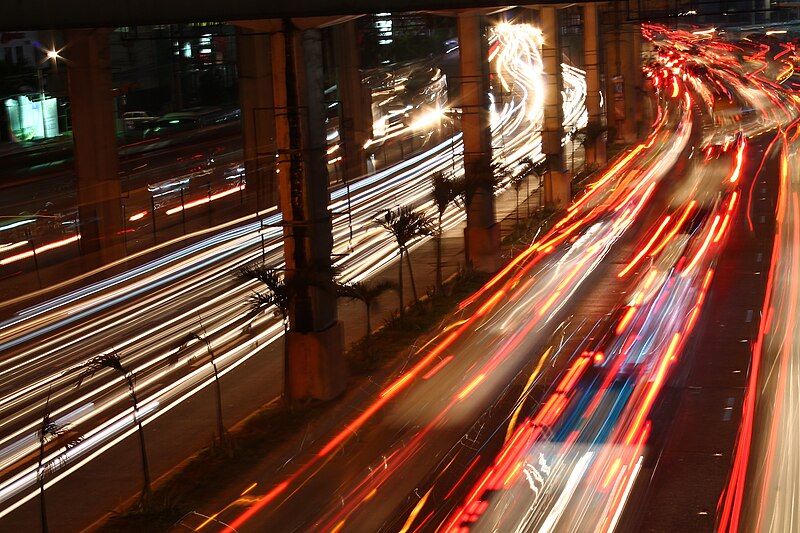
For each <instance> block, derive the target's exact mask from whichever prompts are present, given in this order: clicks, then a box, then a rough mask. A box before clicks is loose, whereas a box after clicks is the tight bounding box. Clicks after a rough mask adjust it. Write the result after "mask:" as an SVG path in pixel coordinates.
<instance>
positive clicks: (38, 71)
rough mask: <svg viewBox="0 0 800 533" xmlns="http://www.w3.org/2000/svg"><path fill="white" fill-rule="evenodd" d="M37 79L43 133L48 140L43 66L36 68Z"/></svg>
mask: <svg viewBox="0 0 800 533" xmlns="http://www.w3.org/2000/svg"><path fill="white" fill-rule="evenodd" d="M36 79H37V81H38V82H39V114H40V115H41V117H42V133H43V134H44V138H45V139H47V119H46V117H45V114H44V82H43V80H42V65H41V64H39V65H38V66H37V67H36Z"/></svg>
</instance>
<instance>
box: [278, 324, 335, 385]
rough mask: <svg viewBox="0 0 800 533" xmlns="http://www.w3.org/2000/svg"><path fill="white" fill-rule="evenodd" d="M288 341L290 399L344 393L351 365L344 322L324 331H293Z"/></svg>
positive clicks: (287, 380)
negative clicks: (348, 361) (349, 364)
mask: <svg viewBox="0 0 800 533" xmlns="http://www.w3.org/2000/svg"><path fill="white" fill-rule="evenodd" d="M285 342H286V383H285V385H284V387H285V394H286V398H287V399H289V400H306V399H315V400H332V399H333V398H336V397H337V396H339V395H340V394H341V393H342V392H344V390H345V387H346V386H347V364H346V362H345V360H344V327H343V324H342V323H341V322H340V321H337V322H336V323H335V324H334V325H333V326H331V327H329V328H328V329H326V330H324V331H315V332H312V333H298V332H296V331H290V332H288V333H287V334H286V339H285Z"/></svg>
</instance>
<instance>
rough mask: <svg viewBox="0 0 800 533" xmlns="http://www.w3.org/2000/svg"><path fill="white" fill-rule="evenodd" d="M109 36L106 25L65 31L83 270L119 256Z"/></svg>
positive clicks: (119, 220)
mask: <svg viewBox="0 0 800 533" xmlns="http://www.w3.org/2000/svg"><path fill="white" fill-rule="evenodd" d="M109 34H110V30H108V29H91V30H68V31H67V32H66V33H65V37H66V41H67V46H66V47H65V48H64V58H65V59H66V64H67V75H68V84H69V88H68V93H69V100H70V112H71V120H72V138H73V142H74V153H75V176H76V178H77V181H78V217H79V219H80V234H81V253H82V255H83V258H82V259H83V267H84V269H85V270H91V269H93V268H97V267H99V266H102V265H105V264H108V263H111V262H113V261H115V260H117V259H121V258H122V257H124V256H125V249H124V242H123V239H122V228H123V224H122V203H121V186H120V180H119V160H118V156H117V132H116V128H115V121H114V102H113V99H112V94H111V87H112V85H111V54H110V51H109Z"/></svg>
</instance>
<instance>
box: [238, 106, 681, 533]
mask: <svg viewBox="0 0 800 533" xmlns="http://www.w3.org/2000/svg"><path fill="white" fill-rule="evenodd" d="M679 107H680V113H682V114H683V115H682V117H683V118H682V120H683V123H684V124H685V125H686V126H685V127H682V128H678V130H677V131H673V134H674V135H675V136H676V138H675V139H673V140H672V142H668V143H664V145H667V146H668V148H667V149H666V151H667V156H666V157H662V158H661V159H659V161H658V162H655V161H653V162H651V163H650V164H660V165H661V172H660V173H659V174H658V175H659V176H663V175H665V174H666V172H667V171H668V169H669V168H670V166H671V164H672V163H674V161H675V159H676V157H677V155H678V154H679V153H680V152H681V151H682V150H683V148H684V147H685V144H686V142H687V140H688V132H689V130H690V128H689V127H688V124H689V123H688V116H689V115H688V106H687V105H686V101H685V100H681V105H680V106H679ZM651 145H652V144H650V145H643V147H642V149H644V147H645V146H651ZM653 159H655V158H653ZM665 161H666V162H665ZM635 175H638V176H640V179H642V178H641V176H647V175H649V176H650V178H652V179H655V178H656V174H654V173H644V174H640V173H638V172H637V173H635ZM635 175H634V174H632V176H634V177H635ZM650 178H648V179H650ZM631 181H633V183H632V184H630V187H631V188H633V189H634V194H633V195H631V194H629V191H627V190H626V191H619V192H616V193H614V194H613V198H614V201H612V202H610V205H609V207H608V208H607V209H608V212H609V213H614V212H615V210H614V208H615V207H616V206H617V205H619V203H623V204H624V203H629V204H630V205H629V207H628V208H627V209H624V210H621V211H620V212H619V213H618V214H617V215H615V216H612V215H609V214H604V213H601V212H600V211H594V212H590V213H591V215H587V220H582V221H581V223H582V224H584V225H585V230H584V232H581V233H586V232H588V231H589V230H588V228H591V227H592V225H597V227H598V228H603V230H602V231H603V232H604V233H603V235H604V236H605V237H604V239H600V240H599V241H597V240H595V239H589V238H587V239H585V240H581V239H580V238H579V239H578V240H577V241H575V242H573V243H572V245H571V246H572V248H571V247H570V246H568V245H564V247H566V252H568V253H566V254H565V258H566V257H567V256H568V255H570V254H571V253H574V250H581V247H583V248H585V252H584V253H585V254H586V255H585V256H584V253H577V254H576V257H575V258H574V259H573V261H574V262H575V263H577V264H578V265H579V267H581V268H582V267H584V266H585V267H586V268H587V273H588V272H591V268H592V266H591V265H595V264H597V263H596V261H599V259H600V258H602V256H603V255H604V253H605V251H604V250H607V247H608V246H610V244H611V243H613V241H614V240H615V239H616V238H618V236H619V235H621V234H622V233H623V232H624V231H625V230H626V229H627V228H628V227H629V226H630V224H631V222H632V221H633V220H635V218H636V217H637V215H638V214H639V212H640V211H641V207H642V205H644V203H645V201H646V200H647V198H648V197H649V196H650V194H651V193H652V190H653V186H654V184H650V185H649V186H647V187H636V185H637V183H638V182H636V181H635V180H634V179H633V177H632V178H631ZM612 192H613V191H612ZM604 194H609V191H605V192H604ZM617 211H619V210H617ZM576 230H577V226H576ZM594 231H598V230H597V229H595V230H594ZM553 235H558V229H556V230H555V231H554V232H551V233H550V234H549V235H548V236H546V237H545V238H544V239H543V240H544V242H545V243H546V244H547V247H548V248H552V250H553V251H555V250H556V248H555V246H556V245H559V244H560V243H562V242H563V240H564V239H561V238H560V236H559V237H551V236H553ZM548 239H552V242H551V241H549V240H548ZM556 239H559V240H558V241H556ZM604 241H605V242H604ZM539 246H541V245H539ZM570 251H572V252H570ZM530 256H531V254H527V255H525V257H528V258H530ZM587 257H588V258H590V259H587ZM531 263H535V261H530V262H529V264H531ZM516 264H517V265H522V264H524V263H519V262H518V263H516ZM529 264H525V265H524V268H523V269H522V271H523V272H522V273H521V274H518V275H519V276H522V275H524V270H525V268H527V267H528V266H529ZM508 272H510V271H506V273H508ZM587 273H583V274H582V275H580V276H578V275H573V276H570V277H569V279H568V280H567V285H569V286H566V285H565V286H563V287H562V290H564V291H565V294H567V295H569V294H572V292H573V291H574V290H575V288H576V287H577V286H578V285H580V283H582V282H583V281H584V280H585V279H586V275H587ZM500 279H505V283H504V284H503V286H502V287H501V288H500V289H498V290H496V291H495V293H494V294H493V295H492V296H491V297H489V298H488V300H486V301H485V302H484V303H483V304H482V305H481V306H480V307H479V308H478V309H477V310H475V311H474V314H473V315H472V318H470V319H469V320H468V321H467V322H465V323H463V324H462V326H460V327H459V328H457V329H456V330H453V331H451V332H449V333H448V334H447V335H445V336H444V337H443V339H442V340H441V341H440V343H439V344H438V345H437V346H436V348H435V349H434V350H433V351H431V352H430V353H429V354H427V355H426V356H425V357H424V358H423V359H422V360H421V361H420V362H419V363H417V364H416V365H415V366H414V367H413V368H412V369H411V370H409V371H408V372H406V373H405V374H403V375H402V376H401V377H399V378H398V379H397V380H395V382H394V383H393V384H391V385H390V386H389V387H388V388H387V389H385V391H388V392H385V393H384V394H382V395H381V397H380V398H379V399H378V400H377V401H376V402H375V403H373V404H372V405H371V406H370V407H368V408H367V410H366V411H364V412H363V413H362V414H361V415H360V416H359V417H358V418H356V419H355V420H354V421H353V422H351V423H350V424H349V425H348V426H347V427H346V428H345V430H343V431H342V432H340V433H339V434H337V435H336V436H335V437H334V438H333V439H331V440H330V441H329V442H328V444H326V445H325V446H324V447H323V448H322V450H321V451H320V453H319V454H318V458H322V457H328V456H329V455H330V454H331V452H333V450H335V449H337V448H338V447H339V446H341V445H343V444H344V442H345V440H347V439H349V437H350V436H352V435H353V434H354V433H355V431H356V430H358V429H360V428H361V427H362V426H363V424H365V423H366V421H367V420H368V419H369V418H370V417H371V416H372V415H373V414H374V413H375V412H377V410H378V409H381V408H383V407H384V406H385V405H386V403H387V399H388V398H390V397H395V396H397V395H398V394H399V391H401V390H407V389H408V388H409V384H410V383H412V382H413V378H411V377H408V374H409V373H413V374H415V375H419V374H421V373H422V372H423V371H424V370H426V369H427V368H428V367H429V366H430V365H432V364H433V363H434V361H438V360H439V357H440V355H441V354H442V353H444V352H447V353H454V351H455V349H454V345H455V343H457V342H458V343H459V345H461V344H463V343H465V342H469V341H467V340H463V339H462V340H459V337H461V336H463V335H471V334H470V333H469V332H470V331H474V332H476V334H477V333H482V332H486V333H487V334H490V332H492V331H496V330H495V328H494V327H492V324H494V323H497V322H500V321H503V320H505V319H506V315H507V314H508V313H512V312H517V311H518V307H517V306H519V305H523V306H524V307H525V308H527V309H529V310H530V309H532V308H535V306H536V305H537V303H540V302H541V296H539V297H537V296H536V295H537V294H538V295H541V294H551V293H552V292H551V291H548V290H547V286H548V285H550V286H551V287H552V286H554V285H557V284H561V283H562V282H563V281H564V278H563V277H560V276H558V273H557V270H556V269H553V275H552V276H542V277H540V278H539V279H538V283H539V286H538V287H535V288H531V290H530V293H531V296H530V297H528V298H525V299H524V304H522V303H521V302H522V301H523V300H522V299H520V298H518V301H517V302H515V304H516V305H515V306H506V305H504V300H505V298H506V294H507V292H508V291H509V289H508V288H509V287H512V288H513V287H515V286H517V283H518V281H519V280H520V279H519V278H518V277H517V276H513V277H512V278H511V279H507V278H498V281H495V283H499V280H500ZM520 286H522V285H520ZM567 297H568V296H565V299H566V298H567ZM473 301H474V300H473ZM559 305H563V304H559ZM463 308H464V307H463V306H462V309H463ZM521 314H522V315H523V316H526V317H527V323H524V324H522V325H518V326H517V330H516V331H514V332H512V333H511V334H510V335H509V337H508V340H506V341H505V342H493V343H492V350H493V353H491V354H490V355H489V356H488V360H487V361H486V362H485V363H483V364H482V365H479V364H474V365H472V366H471V367H470V371H471V375H470V376H465V383H464V384H462V385H461V387H460V388H459V389H457V390H456V391H454V392H453V394H454V396H453V398H454V399H455V400H457V402H456V403H454V402H453V401H451V402H450V403H449V405H447V406H446V407H445V408H444V410H441V409H437V411H436V414H435V416H434V417H433V420H432V421H431V422H430V423H429V424H428V425H427V426H426V427H425V428H424V429H423V430H420V432H419V433H417V434H416V435H415V436H414V438H413V441H412V443H413V444H414V446H417V445H419V444H418V443H420V442H421V441H420V436H421V435H424V434H425V433H427V432H428V431H431V430H432V429H433V428H434V427H436V426H437V425H438V424H440V423H441V422H443V420H442V417H443V416H444V415H445V414H447V413H448V412H449V411H450V410H451V409H455V408H456V407H457V406H458V405H459V403H460V401H464V402H466V401H468V400H473V399H474V397H476V396H479V395H480V394H479V388H483V386H482V385H483V383H484V382H486V383H489V378H488V377H489V376H493V377H494V379H493V381H494V382H495V383H496V381H497V380H498V379H499V380H501V381H502V379H503V378H502V375H503V374H502V373H500V374H499V375H498V371H499V370H501V369H503V368H504V367H505V366H506V365H507V364H508V363H509V358H510V357H511V354H512V353H519V352H520V351H524V348H523V347H524V346H525V345H526V344H523V343H529V342H530V339H531V338H532V335H533V334H534V333H535V332H536V331H538V328H539V326H541V325H542V324H543V323H545V322H546V320H544V319H543V320H542V321H541V322H540V320H539V318H538V315H539V314H538V313H536V314H532V313H530V312H528V313H521ZM478 326H480V327H478ZM466 338H469V337H466ZM478 342H480V341H478ZM457 359H458V357H457V356H456V359H454V360H453V361H456V360H457ZM450 364H455V362H452V363H450ZM584 368H585V366H584ZM467 380H468V381H467ZM473 383H479V384H481V387H478V386H477V385H475V386H473ZM574 383H575V381H574V380H573V378H570V379H569V380H568V381H566V382H565V387H566V386H571V385H570V384H574ZM409 394H413V391H412V392H409ZM483 394H486V393H485V392H484V393H483ZM475 401H479V400H477V399H475ZM559 403H562V402H561V401H560V402H559ZM560 409H561V408H560V407H558V406H557V405H555V404H553V407H552V408H551V410H550V411H548V412H549V413H552V414H549V415H548V418H549V417H552V416H555V417H557V415H558V413H559V412H560ZM450 416H452V415H450ZM515 442H516V441H515ZM412 448H413V446H412V445H411V444H409V443H406V444H405V445H404V447H403V449H402V452H401V453H402V455H401V456H395V460H394V463H397V462H400V464H402V461H404V460H406V459H404V457H407V456H408V454H409V453H410V450H411V449H412ZM314 464H316V461H313V462H309V463H306V464H305V465H303V466H302V467H301V468H300V470H299V471H297V472H296V473H295V474H292V475H291V476H290V478H289V479H288V480H287V481H286V482H283V483H281V484H279V485H278V486H276V487H275V489H274V490H272V491H270V492H268V493H267V494H266V495H265V496H264V498H263V499H262V500H260V501H259V502H258V503H257V504H255V505H254V506H252V507H251V508H250V509H248V510H247V511H245V512H244V513H243V514H242V515H240V516H239V518H237V519H236V520H235V521H233V522H231V525H232V527H238V526H241V525H242V524H244V523H245V522H247V521H248V520H249V519H250V518H252V517H253V516H254V515H255V513H257V512H258V511H259V510H261V509H263V508H264V507H265V506H267V505H269V504H270V503H271V502H274V501H275V500H276V498H277V497H278V495H279V494H281V493H282V492H283V491H286V490H288V488H289V487H290V486H292V485H293V484H294V483H295V481H296V480H297V479H298V476H304V475H305V474H306V473H307V472H308V471H309V469H312V468H315V467H314V466H312V465H314ZM398 468H401V466H399V465H397V464H395V465H394V466H393V467H392V470H394V471H397V469H398ZM626 471H627V472H630V471H631V469H628V470H626ZM373 472H375V470H371V473H370V474H369V476H368V477H367V479H368V480H369V481H370V483H369V484H368V485H364V484H360V485H359V486H358V487H357V488H356V489H354V490H353V492H352V493H350V494H349V495H348V497H347V498H346V499H344V500H343V501H345V502H352V503H348V504H346V507H345V509H344V510H342V509H339V508H338V506H337V509H336V510H331V515H326V518H325V519H324V520H323V521H321V522H318V523H317V526H319V527H321V528H322V529H326V527H324V526H322V525H320V524H322V523H324V524H327V529H334V528H339V527H342V523H343V522H342V521H343V520H344V519H346V518H347V517H348V516H350V515H352V513H354V512H355V511H356V509H357V507H358V505H359V502H362V501H364V499H365V498H366V495H368V494H371V493H372V491H374V490H375V489H377V488H378V487H379V486H380V484H381V483H383V482H384V480H385V476H384V475H383V474H381V475H380V476H379V477H376V475H375V474H374V473H373ZM513 472H514V471H513V470H509V471H508V472H505V473H504V475H503V477H502V479H503V480H505V479H510V478H509V476H510V475H511V474H512V473H513ZM498 476H499V474H498ZM498 479H499V477H498ZM365 481H366V480H365ZM620 486H622V487H624V484H622V485H620Z"/></svg>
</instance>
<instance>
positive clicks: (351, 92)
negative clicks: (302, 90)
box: [333, 20, 372, 180]
mask: <svg viewBox="0 0 800 533" xmlns="http://www.w3.org/2000/svg"><path fill="white" fill-rule="evenodd" d="M333 39H334V52H335V56H336V84H337V86H338V88H339V102H340V105H341V112H340V114H339V117H340V124H339V134H340V135H341V139H340V143H341V146H340V148H339V152H337V153H338V154H339V155H340V156H341V157H342V161H343V162H344V165H343V168H344V172H345V178H346V179H348V180H354V179H356V178H358V177H359V176H362V175H364V174H366V173H367V158H366V150H364V144H366V142H367V141H368V140H369V139H370V138H371V137H372V107H371V104H372V102H371V100H372V95H371V93H370V91H369V88H368V87H365V86H364V85H363V84H362V82H361V80H362V78H361V71H360V70H359V66H360V61H359V53H358V43H357V42H356V23H355V21H353V20H350V21H348V22H345V23H343V24H337V25H336V26H334V27H333Z"/></svg>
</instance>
